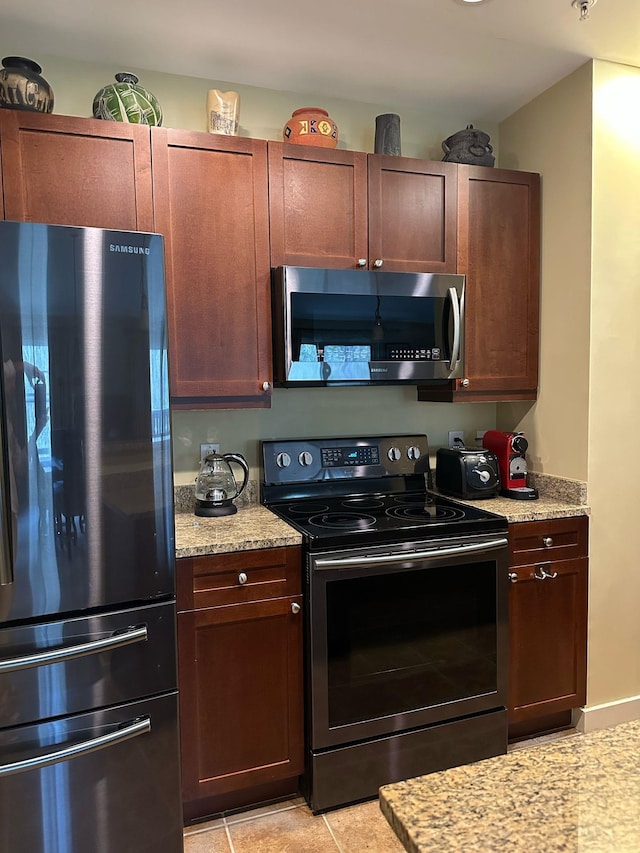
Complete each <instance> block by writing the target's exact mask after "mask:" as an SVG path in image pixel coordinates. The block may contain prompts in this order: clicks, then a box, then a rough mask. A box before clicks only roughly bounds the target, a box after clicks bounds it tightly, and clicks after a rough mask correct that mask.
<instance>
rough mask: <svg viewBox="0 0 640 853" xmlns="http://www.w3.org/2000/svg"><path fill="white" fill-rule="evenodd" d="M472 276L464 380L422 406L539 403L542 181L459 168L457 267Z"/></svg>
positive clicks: (425, 396) (431, 391)
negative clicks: (444, 402)
mask: <svg viewBox="0 0 640 853" xmlns="http://www.w3.org/2000/svg"><path fill="white" fill-rule="evenodd" d="M457 271H458V273H461V274H463V275H465V276H466V291H465V311H466V321H465V378H464V379H463V380H456V382H455V383H451V384H450V385H440V386H435V385H434V386H425V387H420V388H419V389H418V399H419V400H434V401H440V400H442V401H454V400H459V401H466V402H469V401H471V400H480V401H482V400H535V399H536V396H537V388H538V350H539V343H538V335H539V292H540V176H539V175H538V174H535V173H530V172H516V171H510V170H506V169H492V168H488V167H486V166H464V165H461V166H458V263H457Z"/></svg>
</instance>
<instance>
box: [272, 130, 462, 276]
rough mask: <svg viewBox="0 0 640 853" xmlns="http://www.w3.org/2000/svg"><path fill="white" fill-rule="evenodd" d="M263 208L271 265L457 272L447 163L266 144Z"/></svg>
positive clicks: (452, 169)
mask: <svg viewBox="0 0 640 853" xmlns="http://www.w3.org/2000/svg"><path fill="white" fill-rule="evenodd" d="M269 211H270V221H271V264H272V266H274V267H275V266H280V265H282V264H291V265H293V266H309V267H337V268H340V269H356V268H363V269H374V268H376V267H378V268H381V269H382V270H391V271H394V270H395V271H407V272H455V266H456V166H455V165H454V164H451V163H437V162H430V161H427V160H414V159H410V158H408V157H389V156H383V155H368V154H364V153H363V152H358V151H342V150H334V149H326V148H315V147H313V146H309V147H306V146H303V145H292V144H288V143H282V142H270V143H269ZM379 261H381V262H382V263H376V262H379Z"/></svg>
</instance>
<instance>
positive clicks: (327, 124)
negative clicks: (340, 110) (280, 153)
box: [282, 107, 338, 148]
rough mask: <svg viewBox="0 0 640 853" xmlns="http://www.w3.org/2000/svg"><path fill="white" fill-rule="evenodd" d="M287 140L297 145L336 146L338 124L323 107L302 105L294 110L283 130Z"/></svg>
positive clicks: (284, 137) (283, 135)
mask: <svg viewBox="0 0 640 853" xmlns="http://www.w3.org/2000/svg"><path fill="white" fill-rule="evenodd" d="M282 137H283V139H284V141H285V142H294V143H296V144H297V145H317V146H320V147H321V148H335V147H336V145H337V144H338V125H337V124H336V123H335V121H334V120H333V119H332V118H331V116H330V115H329V113H328V112H327V111H326V110H323V109H322V108H321V107H301V108H300V109H299V110H294V111H293V113H292V115H291V118H290V119H289V121H288V122H287V123H286V124H285V126H284V130H283V132H282Z"/></svg>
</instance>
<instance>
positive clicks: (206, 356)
mask: <svg viewBox="0 0 640 853" xmlns="http://www.w3.org/2000/svg"><path fill="white" fill-rule="evenodd" d="M151 139H152V157H153V191H154V196H153V200H154V215H155V228H156V231H158V232H160V233H161V234H163V235H164V237H165V258H166V283H167V309H168V316H169V355H170V383H171V396H172V405H173V406H174V407H180V406H185V407H187V408H193V407H194V406H203V407H218V406H219V407H225V408H229V407H234V406H244V407H246V406H268V405H269V403H270V391H269V389H270V384H271V381H272V368H271V316H270V310H271V309H270V265H269V223H268V181H267V143H266V142H265V141H263V140H259V139H245V138H239V137H235V136H224V135H219V134H207V133H199V132H196V131H182V130H171V129H165V128H153V131H152V134H151Z"/></svg>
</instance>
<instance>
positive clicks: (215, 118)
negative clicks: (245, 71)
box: [207, 89, 240, 136]
mask: <svg viewBox="0 0 640 853" xmlns="http://www.w3.org/2000/svg"><path fill="white" fill-rule="evenodd" d="M239 122H240V95H239V94H238V93H237V92H221V91H220V90H219V89H209V92H208V93H207V130H208V131H209V133H223V134H225V135H226V136H237V135H238V124H239Z"/></svg>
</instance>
